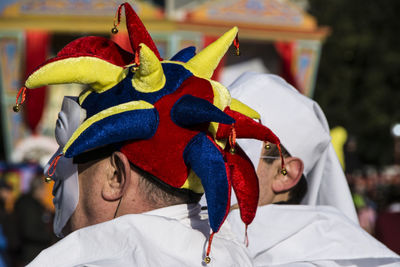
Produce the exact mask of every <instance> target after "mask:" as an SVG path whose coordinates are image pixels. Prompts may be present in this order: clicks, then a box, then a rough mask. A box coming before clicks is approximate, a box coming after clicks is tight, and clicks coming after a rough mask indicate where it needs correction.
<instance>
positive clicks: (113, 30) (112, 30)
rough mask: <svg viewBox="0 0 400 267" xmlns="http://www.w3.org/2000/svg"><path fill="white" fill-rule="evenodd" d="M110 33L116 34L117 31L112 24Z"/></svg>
mask: <svg viewBox="0 0 400 267" xmlns="http://www.w3.org/2000/svg"><path fill="white" fill-rule="evenodd" d="M111 33H112V34H117V33H118V29H117V27H116V26H114V28H112V29H111Z"/></svg>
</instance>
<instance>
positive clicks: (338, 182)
mask: <svg viewBox="0 0 400 267" xmlns="http://www.w3.org/2000/svg"><path fill="white" fill-rule="evenodd" d="M228 89H229V90H230V92H231V95H232V97H234V98H236V99H238V100H240V101H241V102H243V103H244V104H246V105H248V106H250V107H251V108H253V109H255V110H256V111H257V112H259V113H260V116H261V118H260V119H261V122H262V123H264V124H266V125H268V127H270V129H271V130H272V131H274V132H275V133H276V134H277V135H278V136H279V138H280V141H281V143H282V144H283V146H284V147H285V148H286V151H287V152H288V154H287V156H286V160H285V163H286V165H287V169H288V175H286V177H284V176H283V175H281V174H280V172H279V167H278V165H279V164H278V162H277V161H275V160H273V161H272V162H266V161H269V160H268V159H267V158H263V159H261V160H260V155H261V156H262V155H266V156H268V155H269V154H270V153H273V156H277V155H276V153H275V152H272V151H273V150H274V149H273V145H271V147H272V150H271V152H268V151H266V150H265V149H264V148H263V147H264V145H265V144H263V143H262V142H258V141H255V140H239V141H238V143H239V145H240V146H241V147H242V148H243V150H244V151H245V152H246V154H247V155H248V156H249V157H250V159H251V160H252V162H253V164H254V165H255V166H258V173H259V174H260V173H261V174H262V173H264V174H268V175H270V176H273V175H274V176H275V178H277V179H275V180H270V181H268V183H267V186H268V191H269V192H270V193H271V192H275V193H279V192H282V193H284V194H285V191H287V190H291V191H292V192H293V190H294V188H296V186H294V185H296V184H299V183H300V184H299V185H301V184H304V182H300V181H302V179H301V178H300V177H301V176H302V175H304V177H305V180H306V181H307V185H308V186H307V187H308V190H307V193H306V194H305V196H304V198H303V200H302V201H301V203H302V204H306V205H331V206H335V207H337V208H339V209H341V210H342V211H343V212H344V213H345V214H347V215H348V216H349V217H352V218H356V217H355V212H354V206H353V204H352V200H351V195H350V192H349V188H348V185H347V182H346V179H345V176H344V173H343V171H342V169H341V166H340V163H339V161H338V159H337V157H336V154H335V152H334V149H333V147H332V144H331V143H330V135H329V126H328V123H327V121H326V118H325V115H324V113H323V112H322V110H321V108H320V107H319V105H318V104H317V103H316V102H315V101H313V100H312V99H310V98H308V97H306V96H304V95H302V94H300V93H299V92H298V91H297V90H296V89H295V88H293V87H292V86H291V85H289V84H288V83H286V82H285V81H284V80H283V79H281V78H280V77H278V76H275V75H267V74H256V73H245V74H243V75H242V76H240V77H239V78H238V79H237V80H236V81H235V82H233V83H232V84H231V85H230V86H229V87H228ZM262 165H264V166H265V168H263V167H262ZM275 165H276V166H275ZM271 166H273V168H272V169H267V167H271ZM292 166H293V167H295V168H292ZM300 174H302V175H300ZM274 181H276V182H274ZM260 183H263V182H262V181H261V182H260ZM299 187H301V188H300V189H299V191H300V192H301V191H304V186H299ZM260 190H261V191H263V190H264V188H261V189H260ZM294 191H296V190H294ZM292 194H294V195H298V196H292V198H295V199H296V198H297V199H299V198H301V194H297V193H296V192H295V193H292ZM278 195H279V194H278ZM266 198H267V199H268V200H265V202H270V201H271V199H272V198H271V197H270V196H268V197H266ZM289 199H290V197H289ZM278 201H279V199H278Z"/></svg>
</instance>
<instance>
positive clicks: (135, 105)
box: [63, 100, 154, 154]
mask: <svg viewBox="0 0 400 267" xmlns="http://www.w3.org/2000/svg"><path fill="white" fill-rule="evenodd" d="M152 108H154V106H153V105H152V104H150V103H148V102H146V101H143V100H139V101H131V102H127V103H124V104H120V105H118V106H113V107H111V108H108V109H105V110H103V111H101V112H99V113H97V114H96V115H93V116H92V117H90V118H89V119H87V120H86V121H84V122H83V123H82V124H81V125H80V126H79V128H78V129H76V131H75V132H74V133H73V134H72V136H71V138H70V139H69V140H68V142H67V144H66V145H65V147H64V149H63V154H65V153H66V151H67V150H68V148H69V147H70V146H71V145H72V144H73V143H74V142H75V140H76V139H77V138H78V137H79V136H80V135H81V134H82V133H83V132H84V131H85V130H86V129H87V128H89V127H90V126H91V125H92V124H93V123H95V122H98V121H100V120H102V119H104V118H107V117H109V116H112V115H115V114H118V113H123V112H126V111H131V110H139V109H152Z"/></svg>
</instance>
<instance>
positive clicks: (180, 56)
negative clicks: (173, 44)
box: [171, 46, 196, 63]
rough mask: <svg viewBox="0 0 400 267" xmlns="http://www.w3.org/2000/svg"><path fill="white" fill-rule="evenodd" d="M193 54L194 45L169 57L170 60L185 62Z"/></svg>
mask: <svg viewBox="0 0 400 267" xmlns="http://www.w3.org/2000/svg"><path fill="white" fill-rule="evenodd" d="M195 55H196V47H194V46H189V47H186V48H184V49H182V50H181V51H179V52H178V53H176V54H175V56H173V57H172V58H171V61H181V62H185V63H186V62H188V61H189V60H190V59H191V58H192V57H194V56H195Z"/></svg>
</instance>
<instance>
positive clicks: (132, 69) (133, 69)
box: [131, 66, 139, 73]
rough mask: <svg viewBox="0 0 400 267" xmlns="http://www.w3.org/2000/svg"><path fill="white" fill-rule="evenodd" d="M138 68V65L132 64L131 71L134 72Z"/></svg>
mask: <svg viewBox="0 0 400 267" xmlns="http://www.w3.org/2000/svg"><path fill="white" fill-rule="evenodd" d="M138 69H139V66H134V67H132V68H131V71H132V72H133V73H135V72H136V71H137V70H138Z"/></svg>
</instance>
